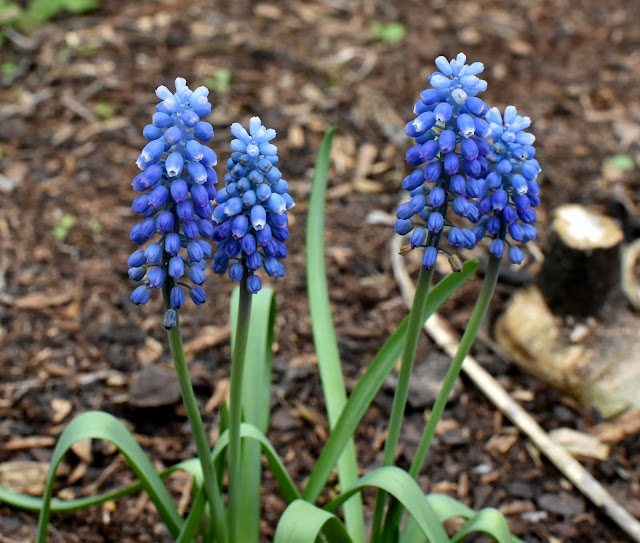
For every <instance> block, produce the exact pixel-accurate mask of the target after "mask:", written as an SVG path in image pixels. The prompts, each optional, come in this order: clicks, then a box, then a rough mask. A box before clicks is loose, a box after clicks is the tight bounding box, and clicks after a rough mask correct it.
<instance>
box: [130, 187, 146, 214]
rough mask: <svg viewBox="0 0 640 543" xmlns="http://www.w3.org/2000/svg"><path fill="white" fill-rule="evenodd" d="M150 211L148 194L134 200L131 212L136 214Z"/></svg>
mask: <svg viewBox="0 0 640 543" xmlns="http://www.w3.org/2000/svg"><path fill="white" fill-rule="evenodd" d="M148 209H149V194H147V193H146V192H145V193H144V194H141V195H140V196H138V197H137V198H135V199H134V200H133V203H132V204H131V210H132V211H133V212H134V213H146V212H147V211H148Z"/></svg>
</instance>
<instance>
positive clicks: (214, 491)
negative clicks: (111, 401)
mask: <svg viewBox="0 0 640 543" xmlns="http://www.w3.org/2000/svg"><path fill="white" fill-rule="evenodd" d="M167 333H168V335H169V346H170V347H171V355H172V357H173V366H174V368H175V370H176V375H177V376H178V383H179V385H180V394H181V395H182V403H183V404H184V408H185V410H186V412H187V418H188V419H189V424H190V426H191V431H192V432H193V439H194V441H195V443H196V450H197V451H198V458H199V459H200V465H201V466H202V475H203V478H204V486H205V490H206V492H207V497H208V498H209V506H210V508H211V518H212V520H213V524H214V529H215V530H216V532H217V533H218V535H219V540H220V541H221V542H224V543H226V542H227V541H228V538H227V524H226V519H225V515H224V505H223V503H222V496H221V495H220V487H219V486H218V481H217V479H216V475H215V473H214V471H213V465H212V463H211V461H210V459H209V455H210V453H211V449H210V447H209V439H208V438H207V433H206V431H205V429H204V424H203V423H202V418H201V417H200V411H199V410H198V403H197V402H196V396H195V394H194V392H193V387H192V386H191V378H190V377H189V368H188V367H187V361H186V359H185V356H184V348H183V346H182V335H181V334H180V320H178V322H177V324H176V326H174V327H173V328H171V329H169V330H168V332H167Z"/></svg>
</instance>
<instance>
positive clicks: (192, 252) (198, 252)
mask: <svg viewBox="0 0 640 543" xmlns="http://www.w3.org/2000/svg"><path fill="white" fill-rule="evenodd" d="M175 86H176V92H175V93H172V92H171V91H170V90H169V89H168V88H167V87H165V86H160V87H158V89H157V90H156V95H157V96H158V98H160V100H161V102H160V103H159V104H158V105H157V106H156V113H154V115H153V119H152V124H149V125H147V126H146V127H145V128H144V130H143V135H144V137H145V138H146V139H147V141H148V142H149V143H147V145H146V146H145V147H144V149H143V150H142V153H140V156H139V157H138V160H137V165H138V167H139V168H140V169H141V170H142V172H141V173H139V174H138V175H136V177H135V178H134V180H133V183H132V186H133V189H134V190H135V191H137V192H141V193H142V194H140V196H138V197H137V198H136V199H135V200H134V201H133V204H132V206H131V207H132V209H133V211H134V212H136V213H139V214H141V215H143V216H144V219H143V220H142V221H141V222H139V223H138V224H136V225H135V226H134V227H133V228H132V229H131V233H130V237H131V240H132V241H134V242H135V243H137V244H138V245H143V244H145V243H147V242H148V241H149V240H151V239H152V238H154V236H156V235H157V234H159V236H160V237H159V239H157V240H153V241H151V243H149V244H148V245H147V246H146V247H145V248H144V249H138V250H136V251H134V252H133V253H132V254H131V255H130V256H129V259H128V265H129V277H131V279H133V280H135V281H143V280H144V283H143V284H142V285H140V286H139V287H137V288H136V289H135V290H134V291H133V294H132V295H131V301H132V302H133V303H134V304H145V303H147V302H148V301H149V299H150V298H151V294H152V289H163V294H164V296H163V297H164V299H165V306H166V308H167V312H166V315H165V318H164V325H165V326H166V327H167V328H172V327H174V326H175V325H176V322H177V313H176V310H178V309H180V307H182V305H183V304H184V302H185V289H186V290H188V291H189V294H190V297H191V299H192V300H193V302H194V303H195V304H197V305H199V304H202V303H204V301H205V299H206V295H205V291H204V290H203V289H202V287H201V285H202V284H203V283H204V281H205V274H204V270H205V268H206V262H205V260H206V259H207V258H210V257H211V254H212V251H211V245H210V244H209V242H208V241H206V240H207V239H210V238H211V235H212V234H213V224H212V220H211V217H212V213H213V203H212V200H213V199H214V198H215V196H216V188H215V185H216V183H217V182H218V178H217V176H216V172H215V171H214V169H213V166H215V165H216V163H217V157H216V154H215V152H214V151H213V150H212V149H210V148H209V147H207V146H206V145H204V144H203V143H208V142H209V141H210V140H211V139H212V138H213V128H212V126H211V124H209V123H208V122H205V121H202V120H200V119H201V117H205V116H206V115H209V113H211V104H210V103H209V102H208V99H207V96H208V95H209V90H208V89H207V88H206V87H198V88H197V89H196V90H195V91H191V90H190V89H189V87H188V86H187V82H186V81H185V80H184V79H182V78H177V79H176V82H175ZM201 142H202V143H201ZM203 238H204V239H203ZM186 278H188V279H189V281H190V282H191V283H192V284H188V283H186V282H185V280H186Z"/></svg>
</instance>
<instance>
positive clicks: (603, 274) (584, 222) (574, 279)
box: [538, 204, 624, 317]
mask: <svg viewBox="0 0 640 543" xmlns="http://www.w3.org/2000/svg"><path fill="white" fill-rule="evenodd" d="M551 230H552V232H551V237H550V242H549V251H548V253H547V256H546V257H545V262H544V265H543V267H542V271H541V273H540V276H539V281H538V284H539V286H540V289H541V291H542V293H543V295H544V298H545V300H546V302H547V304H548V305H549V308H550V309H551V311H552V312H553V313H554V314H556V315H573V316H576V317H587V316H589V315H595V314H597V313H598V311H599V310H600V308H601V307H602V305H603V304H604V302H605V300H606V298H607V295H608V294H609V293H610V292H611V291H612V290H613V289H614V288H616V287H618V285H620V244H621V242H622V240H623V237H624V236H623V232H622V229H621V228H620V227H619V226H618V225H617V224H616V223H615V222H614V221H613V220H612V219H610V218H609V217H606V216H604V215H602V214H600V213H598V212H597V211H594V210H590V209H587V208H585V207H583V206H580V205H577V204H569V205H565V206H561V207H559V208H558V209H557V210H556V211H555V213H554V219H553V222H552V225H551Z"/></svg>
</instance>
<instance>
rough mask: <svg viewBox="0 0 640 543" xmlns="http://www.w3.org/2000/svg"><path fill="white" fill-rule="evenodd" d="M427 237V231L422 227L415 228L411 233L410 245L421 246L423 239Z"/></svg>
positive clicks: (413, 246)
mask: <svg viewBox="0 0 640 543" xmlns="http://www.w3.org/2000/svg"><path fill="white" fill-rule="evenodd" d="M426 239H427V231H426V230H425V229H424V228H416V229H415V230H414V231H413V234H411V239H410V243H411V247H412V248H413V249H415V248H416V247H422V245H423V244H424V242H425V240H426Z"/></svg>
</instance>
